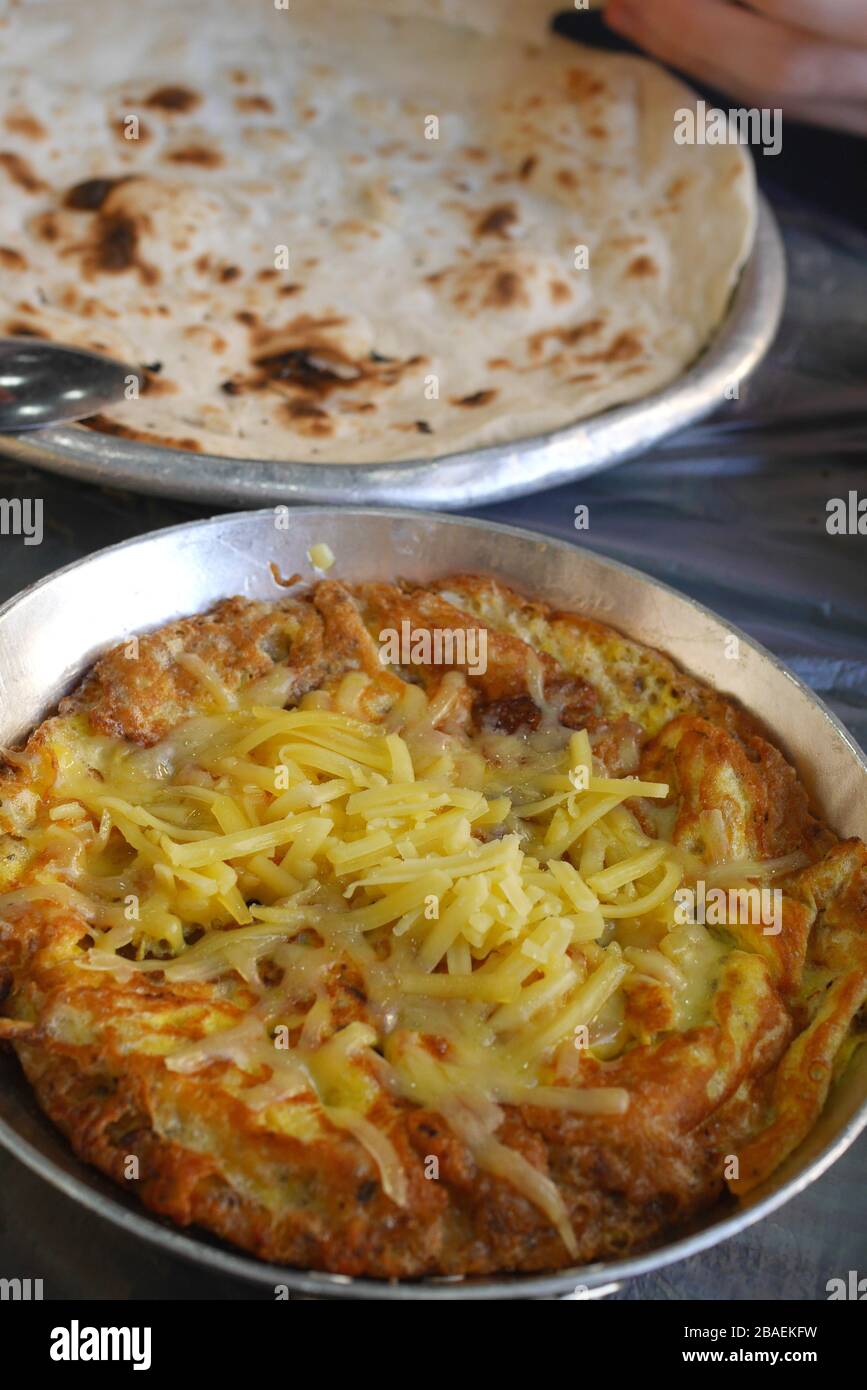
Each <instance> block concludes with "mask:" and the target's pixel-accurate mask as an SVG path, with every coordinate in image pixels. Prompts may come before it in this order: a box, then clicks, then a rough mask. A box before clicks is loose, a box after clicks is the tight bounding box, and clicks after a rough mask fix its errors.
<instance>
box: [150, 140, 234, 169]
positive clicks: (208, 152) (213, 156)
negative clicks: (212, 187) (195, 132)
mask: <svg viewBox="0 0 867 1390" xmlns="http://www.w3.org/2000/svg"><path fill="white" fill-rule="evenodd" d="M163 157H164V158H165V159H167V160H168V161H169V163H171V164H197V165H198V166H199V168H201V169H219V168H220V167H221V166H222V164H223V156H222V155H221V154H220V151H219V150H215V149H212V148H211V147H210V146H208V145H182V146H181V148H180V149H177V150H170V151H169V152H168V153H167V154H166V155H164V156H163Z"/></svg>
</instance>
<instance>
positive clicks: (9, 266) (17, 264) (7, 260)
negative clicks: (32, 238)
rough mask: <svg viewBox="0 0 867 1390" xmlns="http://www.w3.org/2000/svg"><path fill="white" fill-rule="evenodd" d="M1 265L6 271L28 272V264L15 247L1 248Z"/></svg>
mask: <svg viewBox="0 0 867 1390" xmlns="http://www.w3.org/2000/svg"><path fill="white" fill-rule="evenodd" d="M0 265H2V266H3V268H4V270H26V269H27V262H26V260H25V259H24V257H23V256H22V254H21V252H20V251H16V250H15V248H14V247H13V246H0Z"/></svg>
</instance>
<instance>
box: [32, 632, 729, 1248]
mask: <svg viewBox="0 0 867 1390" xmlns="http://www.w3.org/2000/svg"><path fill="white" fill-rule="evenodd" d="M186 664H187V668H188V669H189V670H190V672H191V674H193V675H195V676H196V677H197V679H199V680H200V682H201V684H202V686H203V688H204V690H205V691H206V692H207V694H208V696H209V697H210V699H211V702H212V704H213V707H214V711H215V712H214V713H211V714H208V715H204V716H200V717H197V718H195V719H191V720H188V721H187V722H186V723H184V724H182V725H181V726H180V727H179V728H177V729H176V730H175V731H174V732H173V733H172V734H171V736H170V738H168V739H166V740H164V741H163V743H162V744H159V745H157V746H156V747H155V748H152V749H148V750H142V749H139V748H136V747H134V746H132V745H130V744H127V743H124V742H122V741H120V740H117V739H111V738H105V737H101V736H97V735H94V734H92V733H91V732H90V731H89V729H88V728H87V725H86V722H85V720H84V719H83V717H82V716H75V717H70V718H66V719H59V720H57V721H55V723H54V726H53V727H54V748H53V752H54V755H55V761H56V767H57V773H56V779H55V784H54V786H53V787H52V788H51V792H50V794H49V795H48V796H47V797H45V798H44V799H43V802H42V806H41V810H40V814H39V815H38V817H37V819H36V822H35V824H34V825H33V827H32V828H31V830H30V831H29V832H27V837H26V838H28V839H29V849H30V850H31V851H32V854H31V862H33V863H34V864H36V865H37V867H36V868H35V869H33V870H32V871H31V873H30V875H29V881H27V882H26V883H25V884H24V885H23V886H21V887H19V888H18V889H17V890H16V892H14V893H13V894H11V895H7V899H6V902H7V903H8V902H9V901H10V900H16V899H17V900H22V899H25V900H26V899H28V898H31V899H32V898H33V897H34V896H35V897H40V896H42V897H44V898H46V899H48V900H49V901H55V902H57V903H58V905H62V906H63V907H64V908H65V909H66V910H67V911H68V910H72V911H74V912H76V913H78V914H79V915H80V916H81V917H82V918H83V920H84V921H86V923H87V924H88V929H89V930H90V932H91V934H92V936H93V938H94V944H93V947H92V948H91V949H90V950H89V952H88V953H87V957H86V961H87V966H88V968H90V969H94V970H108V971H111V972H113V973H114V974H115V975H117V976H119V977H120V978H129V977H130V975H132V974H134V973H136V972H148V971H161V972H162V973H163V974H164V977H165V979H166V980H167V981H169V982H172V981H178V982H182V981H217V980H220V979H223V978H225V977H227V976H230V975H232V974H234V975H236V976H239V977H240V978H241V980H243V981H244V983H245V985H246V986H247V987H248V989H250V990H251V991H252V994H253V996H254V998H255V1000H256V1002H255V1005H254V1006H253V1007H252V1008H251V1009H250V1010H249V1011H248V1012H247V1013H246V1015H245V1016H244V1017H243V1019H242V1020H241V1022H239V1023H232V1024H231V1026H228V1025H227V1020H226V1018H221V1020H220V1026H219V1027H217V1028H216V1029H214V1030H213V1031H208V1032H205V1033H204V1034H203V1036H202V1037H200V1038H197V1039H195V1040H194V1041H193V1042H185V1043H183V1044H182V1045H180V1046H178V1047H176V1048H175V1049H174V1050H173V1051H172V1052H170V1053H169V1054H168V1055H167V1056H166V1058H165V1065H166V1066H167V1067H168V1068H169V1069H170V1070H176V1071H178V1072H183V1073H189V1072H197V1071H200V1070H203V1069H205V1068H207V1067H210V1066H211V1065H212V1064H213V1063H215V1062H217V1063H222V1064H224V1067H225V1066H228V1068H229V1071H228V1073H227V1074H226V1075H227V1078H228V1079H227V1080H226V1081H225V1083H224V1084H226V1085H229V1086H230V1087H231V1088H232V1089H233V1092H234V1093H236V1094H237V1095H238V1096H239V1098H240V1099H242V1100H243V1101H244V1102H245V1103H246V1104H247V1105H248V1106H249V1107H250V1108H251V1110H254V1111H255V1112H257V1114H264V1115H275V1114H278V1112H280V1110H281V1107H282V1108H285V1107H286V1106H287V1105H290V1104H292V1103H293V1102H295V1101H299V1100H304V1101H305V1102H308V1103H309V1102H311V1101H313V1102H315V1103H318V1105H319V1106H320V1108H321V1113H322V1114H323V1115H324V1116H325V1117H326V1118H327V1119H328V1120H330V1121H331V1122H332V1123H333V1124H335V1125H336V1126H338V1127H339V1128H342V1129H345V1130H347V1131H348V1132H350V1133H351V1134H353V1135H354V1136H355V1137H356V1138H357V1139H358V1141H359V1142H360V1143H361V1144H362V1145H363V1146H364V1148H365V1149H366V1150H367V1152H368V1153H369V1154H370V1155H371V1156H372V1158H373V1159H374V1161H375V1162H376V1164H377V1165H378V1168H379V1171H380V1174H381V1178H382V1183H383V1188H384V1190H385V1192H386V1193H387V1194H388V1195H389V1196H390V1197H391V1198H392V1200H394V1201H395V1202H396V1203H398V1204H400V1203H401V1202H403V1201H405V1199H406V1193H407V1179H406V1174H405V1173H404V1172H403V1170H402V1168H401V1165H400V1162H399V1160H398V1157H397V1154H396V1152H395V1150H394V1148H393V1146H392V1145H391V1143H390V1141H389V1139H388V1137H387V1135H386V1134H385V1132H383V1131H382V1130H380V1129H378V1128H377V1126H376V1125H375V1123H374V1122H373V1120H372V1119H371V1118H370V1112H371V1111H372V1109H373V1107H374V1106H375V1104H376V1101H377V1099H378V1097H380V1096H382V1095H383V1093H388V1094H390V1095H392V1096H395V1095H396V1096H399V1097H403V1098H404V1099H406V1100H409V1101H412V1102H415V1103H417V1104H419V1105H423V1106H429V1107H433V1108H435V1109H438V1110H439V1111H440V1112H441V1113H443V1114H444V1115H445V1116H446V1117H447V1119H448V1120H449V1122H450V1123H451V1125H452V1127H453V1128H454V1130H455V1132H456V1133H458V1134H459V1135H460V1136H461V1137H462V1138H463V1139H464V1140H465V1142H466V1143H467V1144H468V1145H469V1146H470V1148H471V1149H472V1150H473V1152H474V1154H475V1157H476V1160H477V1162H478V1163H479V1164H480V1166H481V1167H483V1168H486V1169H488V1170H489V1171H491V1172H492V1173H494V1174H497V1175H499V1176H500V1177H503V1178H506V1179H508V1181H509V1182H511V1183H513V1184H514V1185H515V1186H516V1187H518V1188H519V1189H520V1190H521V1191H522V1192H523V1193H524V1194H525V1195H526V1196H527V1197H528V1199H529V1200H530V1201H532V1202H534V1203H535V1204H536V1205H537V1206H539V1207H540V1208H541V1209H542V1210H543V1211H544V1212H545V1213H546V1214H547V1215H548V1217H549V1219H550V1220H551V1221H552V1222H553V1223H554V1224H555V1225H556V1226H557V1229H558V1230H559V1231H560V1233H561V1235H562V1237H563V1240H564V1242H565V1243H566V1245H567V1246H568V1247H569V1249H570V1250H572V1249H574V1237H573V1235H572V1231H571V1228H570V1226H569V1221H568V1217H567V1215H566V1212H565V1209H564V1207H563V1203H562V1199H561V1198H560V1196H559V1193H558V1191H557V1188H556V1187H555V1185H554V1184H553V1183H552V1182H550V1181H549V1180H548V1179H546V1178H544V1177H543V1175H541V1174H540V1173H539V1172H537V1171H536V1170H535V1169H534V1168H532V1167H531V1166H530V1165H529V1164H528V1163H527V1162H526V1160H524V1159H523V1158H521V1157H520V1156H519V1155H518V1154H516V1153H514V1152H513V1151H511V1150H509V1149H508V1148H507V1147H505V1146H504V1145H503V1144H502V1143H500V1142H499V1141H498V1140H497V1139H496V1137H495V1134H496V1130H497V1127H498V1125H499V1123H500V1120H501V1119H502V1111H501V1108H500V1107H501V1106H502V1105H503V1104H522V1103H528V1102H529V1103H533V1104H537V1105H543V1106H550V1107H554V1108H558V1109H567V1110H572V1111H574V1112H576V1113H580V1114H588V1115H596V1116H600V1117H604V1116H606V1115H617V1114H622V1113H623V1112H624V1111H625V1110H626V1109H627V1107H628V1105H629V1096H628V1094H627V1093H626V1092H624V1091H622V1090H620V1089H617V1088H611V1087H595V1088H588V1087H585V1086H582V1085H581V1078H580V1067H578V1068H577V1069H576V1065H575V1051H576V1044H577V1045H579V1046H580V1045H582V1044H583V1043H584V1042H586V1040H587V1039H588V1038H589V1050H590V1052H591V1053H593V1052H595V1053H596V1055H598V1056H600V1057H602V1058H604V1057H609V1056H613V1055H616V1053H617V1052H618V1051H619V1050H621V1049H622V1048H623V1047H624V1046H628V1045H630V1042H631V1041H632V1040H633V1039H632V1038H631V1035H630V1033H629V1029H628V1028H627V1027H626V1026H625V1024H624V1017H625V1005H624V994H623V984H624V981H625V980H627V978H628V977H630V976H637V977H640V976H642V975H644V976H648V977H650V978H651V979H653V980H655V981H656V982H657V983H658V984H659V985H660V986H661V987H664V988H666V989H668V990H669V991H670V992H671V996H672V1000H673V1005H674V1013H675V1016H676V1017H678V1019H679V1022H680V1026H688V1025H689V1024H691V1023H693V1022H695V1021H697V1020H698V1019H699V1018H700V1017H701V1015H702V1011H703V1010H705V1009H706V1007H707V1003H708V999H709V997H710V992H711V982H712V979H713V973H714V970H715V968H716V967H717V965H718V962H719V957H720V954H721V953H722V951H723V949H724V948H723V947H722V946H721V945H720V944H719V943H718V942H717V941H715V940H713V939H712V938H711V937H710V935H709V934H708V933H707V932H706V931H704V929H703V928H701V927H696V926H690V927H689V928H683V927H678V926H676V925H675V918H674V915H673V894H674V891H675V889H676V888H677V887H678V885H679V884H680V883H681V881H682V879H683V878H684V876H685V875H688V873H689V865H687V864H685V860H684V856H683V855H681V854H679V852H677V851H676V850H675V848H674V846H673V845H671V844H669V843H668V842H666V841H663V840H658V839H651V838H649V837H648V836H647V835H645V834H644V832H643V831H642V829H641V826H640V825H639V823H638V821H637V820H636V818H635V816H634V815H633V814H632V812H631V811H630V810H629V807H628V802H629V800H630V799H631V798H634V797H642V798H646V799H650V800H658V799H664V798H665V797H666V796H667V795H668V788H667V787H666V786H665V785H663V784H658V783H648V782H639V781H637V780H636V779H631V778H624V779H617V778H609V777H607V776H606V775H605V770H604V768H602V769H600V768H599V767H598V765H597V766H594V762H593V757H592V753H591V748H590V742H589V739H588V737H587V735H586V733H584V732H579V733H577V734H571V735H570V734H569V732H568V731H566V730H563V729H562V728H560V727H559V726H558V725H555V721H554V716H553V713H552V714H551V718H550V719H546V721H545V722H544V726H543V728H542V729H541V730H540V731H539V732H537V733H536V734H530V735H527V736H526V737H524V738H520V737H517V736H509V737H506V736H500V735H493V734H490V733H484V734H478V735H476V736H470V735H468V734H467V733H466V732H461V731H460V727H459V724H458V723H457V722H456V720H457V715H456V711H458V710H459V707H460V699H459V696H460V690H459V688H458V687H459V686H460V685H461V683H462V680H463V678H462V677H461V676H460V675H458V674H457V673H452V674H451V675H450V676H449V677H448V678H447V680H446V681H444V682H443V683H442V687H441V690H440V692H439V694H438V695H437V696H435V697H434V701H433V702H432V705H429V704H428V701H427V699H426V697H425V695H424V694H423V692H422V691H421V690H419V689H417V688H413V687H408V688H407V691H406V694H405V696H404V697H403V698H401V699H400V700H398V701H397V703H396V704H394V705H393V707H392V709H391V712H390V713H389V714H388V715H387V716H386V718H385V721H384V722H383V723H372V722H369V721H368V720H366V719H365V718H364V717H363V716H362V715H361V714H360V713H359V711H361V710H362V709H363V696H364V693H365V690H366V688H367V686H368V684H369V678H368V677H366V676H362V675H360V674H359V673H354V674H353V676H348V677H345V678H344V680H343V681H342V682H341V683H340V685H339V686H338V688H337V689H335V690H334V691H333V692H330V693H327V692H324V691H318V692H316V694H315V695H314V696H311V697H307V698H306V699H305V700H303V701H302V702H301V705H300V706H299V707H298V708H295V709H290V710H284V709H279V708H278V709H275V708H274V707H273V706H268V705H251V704H249V703H248V702H247V701H245V700H244V699H243V698H240V699H239V698H236V697H234V696H229V695H228V694H227V692H226V691H225V690H224V689H223V688H222V686H220V684H219V682H217V681H216V680H215V679H214V678H213V677H212V676H211V675H210V673H209V672H208V670H207V668H206V667H204V665H203V663H199V662H198V661H195V660H194V659H193V658H187V659H186ZM278 698H279V695H278ZM717 872H720V870H719V869H718V870H717ZM121 949H125V954H124V955H123V956H119V955H118V954H117V952H118V951H119V950H121ZM131 949H132V951H133V953H134V958H133V959H130V958H128V957H129V954H130V950H131ZM338 965H340V966H341V968H344V967H345V968H349V969H350V970H351V971H352V972H353V973H354V976H355V977H356V978H358V979H360V981H361V982H362V984H363V990H361V991H359V990H356V991H355V994H356V995H359V994H360V996H361V998H360V999H359V1002H358V1011H359V1012H360V1013H361V1014H362V1015H363V1019H364V1021H363V1022H360V1021H358V1020H356V1021H353V1022H350V1023H349V1024H348V1025H347V1024H344V1025H343V1026H342V1027H341V1026H338V1023H337V1022H336V1021H335V1003H334V1000H335V993H336V986H335V979H336V973H335V972H336V967H337V966H338ZM241 1082H243V1083H244V1084H240V1083H241ZM275 1123H276V1125H277V1127H278V1128H280V1127H281V1126H282V1122H281V1121H280V1120H279V1119H278V1120H277V1121H275Z"/></svg>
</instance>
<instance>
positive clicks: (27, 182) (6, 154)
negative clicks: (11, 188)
mask: <svg viewBox="0 0 867 1390" xmlns="http://www.w3.org/2000/svg"><path fill="white" fill-rule="evenodd" d="M0 169H5V170H6V173H7V174H8V175H9V177H10V179H11V180H12V182H13V183H17V185H18V187H19V188H23V189H24V192H25V193H44V192H45V190H46V188H47V187H48V185H47V184H45V183H43V182H42V179H40V178H37V177H36V175H35V174H34V172H33V170H32V169H31V167H30V165H29V164H28V162H27V160H26V159H24V158H23V156H22V155H20V154H15V153H14V152H13V151H12V150H0Z"/></svg>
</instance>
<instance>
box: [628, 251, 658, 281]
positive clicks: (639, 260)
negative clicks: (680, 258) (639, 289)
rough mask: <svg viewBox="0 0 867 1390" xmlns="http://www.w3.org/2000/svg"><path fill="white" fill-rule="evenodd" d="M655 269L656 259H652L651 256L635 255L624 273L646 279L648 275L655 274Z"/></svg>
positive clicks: (638, 278)
mask: <svg viewBox="0 0 867 1390" xmlns="http://www.w3.org/2000/svg"><path fill="white" fill-rule="evenodd" d="M656 271H657V265H656V261H654V260H653V258H652V257H651V256H636V257H635V260H634V261H631V262H630V263H629V267H628V269H627V271H626V274H627V275H631V276H633V277H634V278H635V279H637V280H642V279H646V278H647V277H648V276H651V275H655V274H656Z"/></svg>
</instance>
